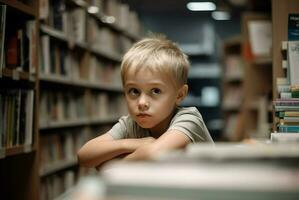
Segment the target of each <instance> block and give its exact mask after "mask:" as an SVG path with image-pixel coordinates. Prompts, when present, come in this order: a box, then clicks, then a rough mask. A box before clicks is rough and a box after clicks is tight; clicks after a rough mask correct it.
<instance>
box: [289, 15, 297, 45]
mask: <svg viewBox="0 0 299 200" xmlns="http://www.w3.org/2000/svg"><path fill="white" fill-rule="evenodd" d="M288 40H291V41H293V40H299V14H298V13H296V14H295V13H290V14H289V16H288Z"/></svg>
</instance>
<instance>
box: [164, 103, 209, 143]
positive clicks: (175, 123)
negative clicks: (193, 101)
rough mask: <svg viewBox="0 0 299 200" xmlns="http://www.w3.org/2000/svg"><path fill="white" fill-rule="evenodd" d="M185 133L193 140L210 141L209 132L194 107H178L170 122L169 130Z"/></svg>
mask: <svg viewBox="0 0 299 200" xmlns="http://www.w3.org/2000/svg"><path fill="white" fill-rule="evenodd" d="M170 129H176V130H179V131H181V132H182V133H184V134H186V135H187V136H188V137H189V138H190V139H191V140H192V141H193V142H198V141H212V139H211V136H210V133H209V131H208V129H207V127H206V125H205V123H204V121H203V119H202V116H201V114H200V112H199V111H198V110H197V108H196V107H186V108H178V110H177V113H176V114H175V115H174V117H173V118H172V120H171V122H170V126H169V130H170Z"/></svg>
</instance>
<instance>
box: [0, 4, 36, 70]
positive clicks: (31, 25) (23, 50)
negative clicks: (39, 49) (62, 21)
mask: <svg viewBox="0 0 299 200" xmlns="http://www.w3.org/2000/svg"><path fill="white" fill-rule="evenodd" d="M10 17H12V15H11V14H9V13H8V11H7V8H6V5H0V32H1V36H0V70H2V69H3V68H9V69H17V70H19V71H24V72H29V73H31V74H33V73H35V72H36V68H37V63H36V59H35V54H36V42H37V41H36V39H37V37H36V22H35V21H33V20H29V21H27V22H26V23H25V24H14V23H7V22H8V21H9V20H10V19H9V18H10Z"/></svg>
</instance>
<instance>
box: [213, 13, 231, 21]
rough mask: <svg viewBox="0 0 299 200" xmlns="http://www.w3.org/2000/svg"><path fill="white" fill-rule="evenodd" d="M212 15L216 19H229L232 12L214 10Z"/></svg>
mask: <svg viewBox="0 0 299 200" xmlns="http://www.w3.org/2000/svg"><path fill="white" fill-rule="evenodd" d="M212 17H213V19H215V20H229V19H230V14H229V12H226V11H214V12H212Z"/></svg>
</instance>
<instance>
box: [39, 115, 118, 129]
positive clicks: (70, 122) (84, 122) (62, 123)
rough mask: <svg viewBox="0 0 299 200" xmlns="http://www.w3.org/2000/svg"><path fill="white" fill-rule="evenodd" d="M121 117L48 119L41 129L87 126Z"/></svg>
mask: <svg viewBox="0 0 299 200" xmlns="http://www.w3.org/2000/svg"><path fill="white" fill-rule="evenodd" d="M118 118H119V117H107V118H106V119H90V118H82V119H77V120H64V121H56V122H55V121H52V122H51V121H47V122H46V123H45V124H40V127H39V128H40V130H49V129H57V128H69V127H76V126H86V125H95V124H110V123H115V122H117V120H118Z"/></svg>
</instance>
